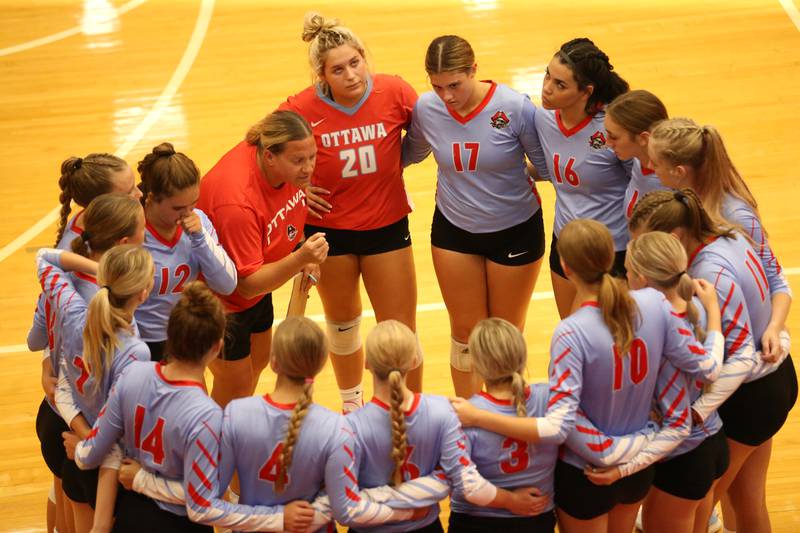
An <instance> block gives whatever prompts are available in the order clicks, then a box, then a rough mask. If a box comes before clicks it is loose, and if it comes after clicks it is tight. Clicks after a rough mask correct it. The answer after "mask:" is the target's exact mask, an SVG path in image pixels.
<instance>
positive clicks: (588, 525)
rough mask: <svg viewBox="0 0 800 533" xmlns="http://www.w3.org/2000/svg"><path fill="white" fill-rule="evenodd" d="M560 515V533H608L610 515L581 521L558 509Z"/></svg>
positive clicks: (557, 512)
mask: <svg viewBox="0 0 800 533" xmlns="http://www.w3.org/2000/svg"><path fill="white" fill-rule="evenodd" d="M556 514H557V515H558V531H559V532H560V533H606V532H607V531H608V526H609V522H608V514H604V515H600V516H598V517H595V518H592V519H591V520H581V519H579V518H575V517H573V516H570V515H569V514H567V513H566V512H565V511H562V510H561V509H560V508H558V507H556ZM635 517H636V515H634V520H635Z"/></svg>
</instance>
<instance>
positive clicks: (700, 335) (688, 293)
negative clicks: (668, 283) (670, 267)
mask: <svg viewBox="0 0 800 533" xmlns="http://www.w3.org/2000/svg"><path fill="white" fill-rule="evenodd" d="M677 290H678V296H680V297H681V298H683V299H684V300H686V320H687V321H688V322H689V323H690V324H691V325H692V330H694V336H695V337H696V338H697V340H699V341H700V342H705V340H706V330H705V329H703V326H702V325H700V311H698V310H697V306H696V305H694V302H693V301H692V299H693V298H694V282H693V281H692V277H691V276H689V274H687V273H686V272H682V273H681V274H680V278H678V288H677Z"/></svg>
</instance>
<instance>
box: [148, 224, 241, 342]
mask: <svg viewBox="0 0 800 533" xmlns="http://www.w3.org/2000/svg"><path fill="white" fill-rule="evenodd" d="M194 212H195V213H196V214H197V215H198V216H199V217H200V220H201V222H202V225H203V230H202V231H201V232H199V233H191V234H189V233H185V232H184V231H183V227H181V226H178V227H177V229H176V231H175V235H174V236H173V238H172V240H171V241H167V240H165V239H164V238H163V237H161V236H160V235H159V234H158V232H157V231H156V230H155V228H153V227H152V226H151V225H150V224H147V229H146V231H145V234H144V247H145V248H146V249H147V250H148V251H149V252H150V254H151V255H152V256H153V263H154V264H155V283H154V284H153V290H152V291H150V296H149V297H148V298H147V301H145V302H144V303H143V304H142V305H140V306H139V307H138V309H136V321H137V322H138V324H139V331H140V334H141V336H142V340H144V341H145V342H160V341H164V340H166V338H167V321H169V314H170V312H171V311H172V308H173V306H174V305H175V303H176V302H177V301H178V299H179V298H180V297H181V292H182V291H183V287H184V286H185V285H186V284H187V283H189V282H190V281H194V280H196V279H198V277H201V276H202V279H203V280H204V281H205V282H206V284H207V285H208V286H209V288H210V289H211V290H213V291H214V292H216V293H218V294H226V295H227V294H231V293H232V292H233V291H234V290H235V289H236V283H237V276H236V266H235V265H234V264H233V261H231V259H230V257H228V254H227V253H226V252H225V249H224V248H223V247H222V245H220V244H219V241H218V240H217V232H216V230H215V229H214V225H213V224H212V223H211V221H210V220H209V219H208V217H207V216H206V215H205V213H203V212H202V211H200V210H199V209H195V210H194Z"/></svg>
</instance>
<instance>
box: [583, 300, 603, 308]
mask: <svg viewBox="0 0 800 533" xmlns="http://www.w3.org/2000/svg"><path fill="white" fill-rule="evenodd" d="M581 307H597V308H599V307H600V302H597V301H595V300H589V301H588V302H583V303H582V304H581Z"/></svg>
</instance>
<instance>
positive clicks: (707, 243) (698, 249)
mask: <svg viewBox="0 0 800 533" xmlns="http://www.w3.org/2000/svg"><path fill="white" fill-rule="evenodd" d="M717 239H719V237H718V236H717V237H712V238H711V239H709V240H708V242H704V243H702V244H701V245H700V246H698V247H697V248H695V249H694V252H692V254H691V255H690V256H689V265H688V266H692V263H693V262H694V258H695V257H697V254H699V253H700V250H702V249H703V248H705V247H706V246H708V245H709V244H711V243H712V242H714V241H716V240H717Z"/></svg>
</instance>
